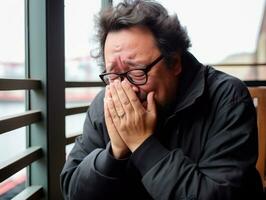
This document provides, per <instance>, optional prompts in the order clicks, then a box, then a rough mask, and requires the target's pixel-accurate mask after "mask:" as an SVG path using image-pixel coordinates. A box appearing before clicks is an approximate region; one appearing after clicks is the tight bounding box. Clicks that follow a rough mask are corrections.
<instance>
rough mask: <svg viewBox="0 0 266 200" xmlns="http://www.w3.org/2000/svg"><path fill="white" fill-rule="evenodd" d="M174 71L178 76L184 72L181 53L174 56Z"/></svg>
mask: <svg viewBox="0 0 266 200" xmlns="http://www.w3.org/2000/svg"><path fill="white" fill-rule="evenodd" d="M172 71H173V74H174V75H175V76H178V75H179V74H180V73H181V72H182V63H181V56H180V54H179V53H177V54H176V55H175V56H174V64H173V67H172Z"/></svg>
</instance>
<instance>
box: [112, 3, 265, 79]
mask: <svg viewBox="0 0 266 200" xmlns="http://www.w3.org/2000/svg"><path fill="white" fill-rule="evenodd" d="M118 2H121V0H114V4H115V5H116V4H117V3H118ZM158 2H160V3H161V4H162V5H164V6H165V7H166V8H167V9H168V10H169V11H170V13H171V14H172V13H176V14H177V15H178V18H179V19H180V22H181V24H182V25H183V26H185V27H186V29H187V31H188V34H189V36H190V39H191V43H192V47H191V48H190V51H191V52H192V53H193V54H194V55H195V56H196V58H198V60H199V61H200V62H202V63H204V64H211V65H213V64H218V65H220V64H222V63H223V64H226V65H228V66H216V67H217V68H218V69H220V70H223V71H226V72H228V73H230V74H233V75H235V76H237V77H239V78H241V79H245V80H248V79H249V80H250V79H258V80H262V79H264V80H266V66H265V65H262V66H253V65H249V64H250V63H264V64H265V63H266V46H265V44H266V26H265V24H266V16H264V19H263V15H264V12H265V11H264V8H265V6H264V4H265V0H245V1H242V0H223V1H213V0H200V1H194V0H176V1H172V0H158ZM263 24H264V25H263ZM230 64H234V65H230ZM238 64H245V65H246V66H242V67H241V66H238Z"/></svg>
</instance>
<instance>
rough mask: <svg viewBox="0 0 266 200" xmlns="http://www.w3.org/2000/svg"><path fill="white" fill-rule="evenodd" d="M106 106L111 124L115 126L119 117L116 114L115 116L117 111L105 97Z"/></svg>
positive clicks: (111, 100) (110, 100)
mask: <svg viewBox="0 0 266 200" xmlns="http://www.w3.org/2000/svg"><path fill="white" fill-rule="evenodd" d="M106 105H107V109H108V111H109V115H110V117H111V119H112V122H113V124H114V125H115V126H116V125H118V124H119V121H120V119H119V117H118V114H117V111H116V108H115V105H114V103H113V99H112V98H109V97H107V99H106Z"/></svg>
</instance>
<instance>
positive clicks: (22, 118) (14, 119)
mask: <svg viewBox="0 0 266 200" xmlns="http://www.w3.org/2000/svg"><path fill="white" fill-rule="evenodd" d="M40 120H41V112H40V111H39V110H30V111H26V112H24V113H21V114H16V115H11V116H7V117H1V118H0V134H2V133H5V132H8V131H12V130H14V129H17V128H21V127H24V126H27V125H30V124H32V123H34V122H38V121H40Z"/></svg>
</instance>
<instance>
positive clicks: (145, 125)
mask: <svg viewBox="0 0 266 200" xmlns="http://www.w3.org/2000/svg"><path fill="white" fill-rule="evenodd" d="M109 94H110V95H111V98H108V111H109V112H108V113H109V117H110V118H109V120H110V121H112V122H113V123H112V126H109V127H110V128H112V130H116V133H118V134H119V136H120V138H121V139H122V140H123V141H124V143H125V144H126V145H127V147H128V148H129V149H130V151H131V152H134V151H135V150H136V149H137V148H138V147H139V146H140V145H141V144H142V143H143V142H144V141H145V140H146V139H147V138H148V137H149V136H150V135H152V134H153V132H154V128H155V124H156V105H155V101H154V93H153V92H150V93H149V94H148V96H147V109H145V108H144V107H143V105H142V104H141V102H140V100H139V99H138V97H137V95H136V93H135V92H134V91H133V89H132V88H131V86H130V84H129V83H128V82H127V81H122V82H120V81H118V80H116V81H114V83H111V84H110V93H109ZM119 116H120V117H119ZM110 128H109V129H110ZM108 131H109V130H108Z"/></svg>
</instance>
